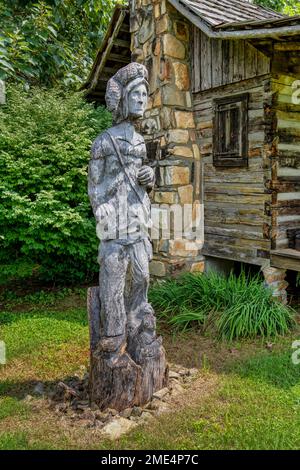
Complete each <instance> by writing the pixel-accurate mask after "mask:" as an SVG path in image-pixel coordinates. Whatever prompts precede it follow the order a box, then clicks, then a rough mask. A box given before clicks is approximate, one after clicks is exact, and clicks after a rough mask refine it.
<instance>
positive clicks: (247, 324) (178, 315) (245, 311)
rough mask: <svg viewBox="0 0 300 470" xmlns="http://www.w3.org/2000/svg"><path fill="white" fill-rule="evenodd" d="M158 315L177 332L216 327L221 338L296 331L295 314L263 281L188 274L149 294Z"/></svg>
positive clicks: (214, 274)
mask: <svg viewBox="0 0 300 470" xmlns="http://www.w3.org/2000/svg"><path fill="white" fill-rule="evenodd" d="M149 298H150V301H151V302H152V304H153V306H154V308H155V309H156V310H157V312H158V314H159V315H160V316H161V317H162V318H164V319H165V320H166V321H167V322H168V323H169V324H171V325H172V326H173V327H174V328H175V329H177V330H186V329H187V328H191V327H192V326H198V327H202V328H207V327H212V328H213V329H214V330H216V331H217V335H218V337H219V338H222V339H226V340H233V339H238V338H254V337H256V336H266V337H270V336H273V335H276V334H285V333H287V332H288V331H289V329H290V328H291V327H292V326H293V325H294V311H293V310H292V309H291V308H289V307H285V306H284V305H282V304H281V303H279V302H277V301H275V300H274V299H273V298H272V293H271V291H270V290H269V289H266V288H265V287H264V285H263V282H262V280H261V278H260V276H259V274H258V275H256V276H252V277H250V276H246V274H245V272H244V271H242V273H241V274H240V276H239V277H236V276H235V275H234V274H233V273H232V272H231V273H230V275H229V276H228V277H225V276H222V275H219V274H217V273H216V272H214V271H210V272H209V273H208V274H205V275H204V274H185V275H183V276H182V277H181V278H179V279H177V280H174V279H173V280H167V281H165V282H161V283H158V284H155V285H154V286H153V287H152V288H151V290H150V294H149Z"/></svg>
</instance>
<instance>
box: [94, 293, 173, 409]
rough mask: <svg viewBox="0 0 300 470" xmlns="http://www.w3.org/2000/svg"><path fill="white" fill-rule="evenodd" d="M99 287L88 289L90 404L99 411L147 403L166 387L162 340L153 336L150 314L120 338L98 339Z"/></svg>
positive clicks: (152, 318) (153, 329) (153, 325)
mask: <svg viewBox="0 0 300 470" xmlns="http://www.w3.org/2000/svg"><path fill="white" fill-rule="evenodd" d="M100 311H101V308H100V300H99V288H98V287H92V288H90V289H88V315H89V326H90V358H91V363H90V383H89V394H90V402H91V403H96V404H97V406H98V407H99V408H100V409H101V410H105V409H107V408H113V409H115V410H117V411H122V410H124V409H126V408H131V407H133V406H142V405H145V404H146V403H148V402H149V401H150V400H151V398H152V396H153V394H154V393H155V392H156V391H158V390H160V389H162V388H164V387H166V386H167V385H168V366H167V364H166V356H165V350H164V348H163V346H162V338H161V337H159V338H157V337H156V333H155V327H156V321H155V316H154V314H153V312H152V311H148V312H145V314H144V316H143V318H142V319H141V322H140V324H139V325H138V326H137V327H136V328H133V327H132V326H131V327H130V328H128V331H127V335H126V338H125V337H123V336H117V337H109V338H108V337H103V336H101V316H100Z"/></svg>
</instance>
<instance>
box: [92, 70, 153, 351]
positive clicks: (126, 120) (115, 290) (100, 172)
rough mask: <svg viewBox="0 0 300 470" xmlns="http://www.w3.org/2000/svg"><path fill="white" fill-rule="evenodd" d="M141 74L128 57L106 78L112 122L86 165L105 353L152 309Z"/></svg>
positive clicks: (149, 181) (145, 95)
mask: <svg viewBox="0 0 300 470" xmlns="http://www.w3.org/2000/svg"><path fill="white" fill-rule="evenodd" d="M147 75H148V73H147V69H146V68H145V67H144V66H143V65H141V64H138V63H134V62H133V63H130V64H129V65H128V66H126V67H124V68H122V69H121V70H119V71H118V72H117V73H116V74H115V75H114V76H113V77H112V78H111V79H110V80H109V82H108V85H107V91H106V97H105V99H106V103H107V107H108V109H109V110H110V111H111V112H112V115H113V120H114V126H113V127H112V128H110V129H109V130H108V131H106V132H104V133H103V134H101V135H100V136H98V137H97V139H96V140H95V142H94V144H93V147H92V155H91V161H90V166H89V197H90V201H91V204H92V207H93V211H94V215H95V218H96V221H97V233H98V236H99V238H100V239H101V244H100V250H99V263H100V282H99V292H100V304H101V344H102V348H103V350H106V351H110V352H113V351H118V350H120V348H121V347H122V346H123V345H124V342H125V340H126V337H127V335H129V336H130V334H134V332H135V331H137V329H138V328H139V326H140V324H141V322H142V320H143V317H144V315H147V314H149V313H151V312H152V308H151V306H150V305H149V304H148V301H147V290H148V284H149V260H150V259H151V257H152V246H151V242H150V240H149V234H148V229H149V226H150V223H151V221H150V200H149V197H148V193H147V190H149V188H151V187H152V186H153V184H154V172H153V170H152V168H151V167H150V166H147V165H146V147H145V142H144V139H143V137H142V136H141V135H140V134H138V133H137V132H136V130H135V127H134V122H135V121H136V120H137V119H140V118H142V117H143V115H144V112H145V108H146V105H147V99H148V82H147ZM128 271H129V272H130V274H131V276H130V277H131V280H130V284H131V285H130V289H129V286H127V285H126V279H128V276H127V277H126V275H127V273H128Z"/></svg>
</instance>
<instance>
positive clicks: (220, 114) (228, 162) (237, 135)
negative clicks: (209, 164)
mask: <svg viewBox="0 0 300 470" xmlns="http://www.w3.org/2000/svg"><path fill="white" fill-rule="evenodd" d="M248 100H249V95H248V93H246V94H243V95H238V96H233V97H229V98H221V99H216V100H214V143H213V163H214V165H215V166H224V167H239V166H243V167H244V166H247V165H248Z"/></svg>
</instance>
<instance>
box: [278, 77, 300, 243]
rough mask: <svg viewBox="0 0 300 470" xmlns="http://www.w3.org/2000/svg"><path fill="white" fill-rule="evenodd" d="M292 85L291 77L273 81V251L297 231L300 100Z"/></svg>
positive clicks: (298, 219) (299, 225) (299, 203)
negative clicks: (292, 231) (291, 233)
mask: <svg viewBox="0 0 300 470" xmlns="http://www.w3.org/2000/svg"><path fill="white" fill-rule="evenodd" d="M295 81H296V76H291V75H290V76H288V75H279V74H278V75H273V78H272V91H273V93H274V95H273V96H274V98H273V103H274V109H275V112H276V126H277V128H276V136H277V138H276V141H275V143H276V145H275V146H274V151H273V155H272V191H273V196H272V199H273V207H272V221H273V224H272V225H273V231H272V240H273V242H272V248H273V249H277V250H278V249H285V248H288V245H289V243H288V236H287V230H288V229H293V228H300V97H298V95H299V93H298V95H297V94H296V93H295V92H296V88H295V86H294V84H295ZM298 103H299V104H298Z"/></svg>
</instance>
